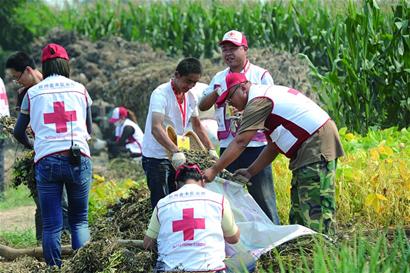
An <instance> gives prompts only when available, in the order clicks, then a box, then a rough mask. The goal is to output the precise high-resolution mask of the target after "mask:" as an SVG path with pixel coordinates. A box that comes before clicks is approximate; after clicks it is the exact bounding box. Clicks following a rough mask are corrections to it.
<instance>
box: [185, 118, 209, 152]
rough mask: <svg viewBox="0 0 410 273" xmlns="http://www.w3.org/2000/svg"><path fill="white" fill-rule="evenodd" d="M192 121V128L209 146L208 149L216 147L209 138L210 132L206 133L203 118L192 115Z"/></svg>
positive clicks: (206, 145)
mask: <svg viewBox="0 0 410 273" xmlns="http://www.w3.org/2000/svg"><path fill="white" fill-rule="evenodd" d="M191 123H192V129H193V130H194V132H195V133H196V134H197V135H198V137H199V139H200V140H201V142H202V143H203V144H204V145H205V147H206V148H208V150H211V149H214V146H213V145H212V142H211V140H209V137H208V134H207V133H206V130H205V128H204V126H203V125H202V123H201V120H200V119H199V118H198V117H192V118H191Z"/></svg>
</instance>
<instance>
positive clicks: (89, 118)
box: [85, 106, 93, 135]
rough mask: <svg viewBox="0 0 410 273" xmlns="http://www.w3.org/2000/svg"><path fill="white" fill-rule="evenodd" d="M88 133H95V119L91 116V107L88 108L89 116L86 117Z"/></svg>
mask: <svg viewBox="0 0 410 273" xmlns="http://www.w3.org/2000/svg"><path fill="white" fill-rule="evenodd" d="M85 123H86V125H87V132H88V133H89V134H90V135H91V134H92V132H93V118H92V115H91V106H87V116H86V122H85Z"/></svg>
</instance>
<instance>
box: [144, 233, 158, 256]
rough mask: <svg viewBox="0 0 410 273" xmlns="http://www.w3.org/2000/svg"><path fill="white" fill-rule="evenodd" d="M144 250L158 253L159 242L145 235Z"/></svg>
mask: <svg viewBox="0 0 410 273" xmlns="http://www.w3.org/2000/svg"><path fill="white" fill-rule="evenodd" d="M143 245H144V248H145V249H147V250H151V251H155V252H156V251H157V240H156V239H153V238H151V237H149V236H148V235H144V244H143Z"/></svg>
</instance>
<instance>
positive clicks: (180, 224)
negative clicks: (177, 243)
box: [172, 208, 205, 241]
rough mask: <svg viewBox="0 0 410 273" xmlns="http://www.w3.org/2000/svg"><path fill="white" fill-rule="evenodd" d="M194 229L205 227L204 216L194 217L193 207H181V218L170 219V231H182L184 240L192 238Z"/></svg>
mask: <svg viewBox="0 0 410 273" xmlns="http://www.w3.org/2000/svg"><path fill="white" fill-rule="evenodd" d="M195 229H205V218H194V209H193V208H189V209H183V210H182V220H176V221H172V232H179V231H183V232H184V241H188V240H193V239H194V231H195Z"/></svg>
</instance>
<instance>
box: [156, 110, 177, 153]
mask: <svg viewBox="0 0 410 273" xmlns="http://www.w3.org/2000/svg"><path fill="white" fill-rule="evenodd" d="M164 119H165V118H164V115H163V114H160V113H157V112H154V113H152V135H153V136H154V138H155V139H156V140H157V141H158V142H159V144H161V145H162V146H163V147H164V148H165V149H167V150H169V151H171V152H173V153H176V152H178V146H177V145H175V144H174V143H173V142H172V141H171V139H169V137H168V135H167V133H166V132H165V129H164V127H162V123H163V122H164Z"/></svg>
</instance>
